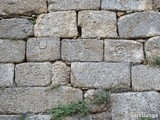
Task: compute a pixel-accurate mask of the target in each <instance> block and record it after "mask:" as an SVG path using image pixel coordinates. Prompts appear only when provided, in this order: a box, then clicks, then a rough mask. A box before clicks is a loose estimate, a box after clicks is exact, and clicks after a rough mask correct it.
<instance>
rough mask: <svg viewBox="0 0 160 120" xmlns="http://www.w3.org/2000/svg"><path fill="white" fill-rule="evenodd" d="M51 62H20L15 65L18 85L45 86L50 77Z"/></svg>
mask: <svg viewBox="0 0 160 120" xmlns="http://www.w3.org/2000/svg"><path fill="white" fill-rule="evenodd" d="M51 67H52V64H51V63H48V62H47V63H22V64H18V65H16V67H15V82H16V83H17V85H18V86H47V85H49V84H51V79H52V68H51Z"/></svg>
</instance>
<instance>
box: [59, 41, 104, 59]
mask: <svg viewBox="0 0 160 120" xmlns="http://www.w3.org/2000/svg"><path fill="white" fill-rule="evenodd" d="M61 53H62V60H65V61H102V60H103V41H102V40H96V39H77V40H75V39H73V40H69V39H65V40H62V52H61Z"/></svg>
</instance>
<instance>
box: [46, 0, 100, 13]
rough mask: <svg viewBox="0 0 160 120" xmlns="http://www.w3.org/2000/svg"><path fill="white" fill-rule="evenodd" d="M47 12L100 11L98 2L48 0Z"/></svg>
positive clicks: (87, 0) (90, 0)
mask: <svg viewBox="0 0 160 120" xmlns="http://www.w3.org/2000/svg"><path fill="white" fill-rule="evenodd" d="M48 3H49V8H48V9H49V11H50V12H53V11H57V10H85V9H96V10H97V9H100V0H60V1H59V0H49V1H48Z"/></svg>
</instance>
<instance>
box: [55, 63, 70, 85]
mask: <svg viewBox="0 0 160 120" xmlns="http://www.w3.org/2000/svg"><path fill="white" fill-rule="evenodd" d="M52 73H53V76H52V85H60V84H67V83H69V79H70V67H68V66H67V65H66V64H65V63H63V62H61V61H58V62H55V63H54V64H53V67H52Z"/></svg>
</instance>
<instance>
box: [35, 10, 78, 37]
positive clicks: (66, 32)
mask: <svg viewBox="0 0 160 120" xmlns="http://www.w3.org/2000/svg"><path fill="white" fill-rule="evenodd" d="M53 18H54V19H53ZM34 34H35V36H36V37H46V36H54V37H55V36H56V37H60V38H73V37H77V36H78V31H77V22H76V12H75V11H58V12H51V13H48V14H42V15H40V16H38V18H37V21H36V25H35V26H34Z"/></svg>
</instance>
